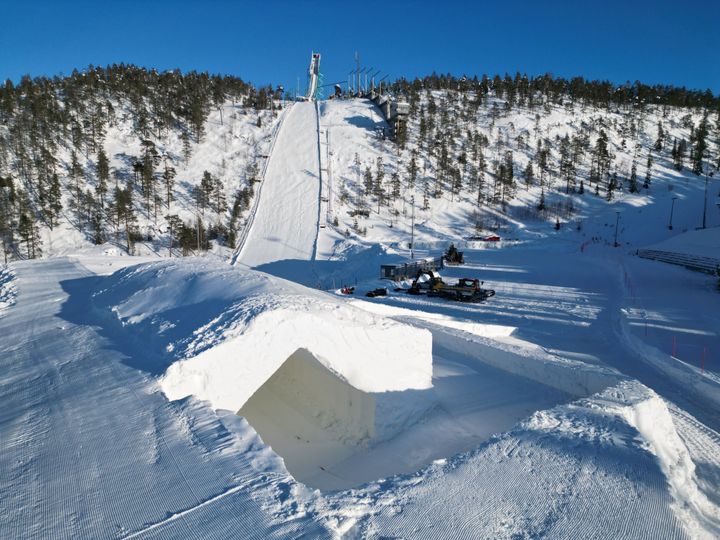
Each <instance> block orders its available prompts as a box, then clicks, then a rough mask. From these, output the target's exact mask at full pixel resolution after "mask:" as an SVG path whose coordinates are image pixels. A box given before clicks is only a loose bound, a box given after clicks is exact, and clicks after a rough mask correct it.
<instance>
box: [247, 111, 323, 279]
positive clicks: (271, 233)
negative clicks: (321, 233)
mask: <svg viewBox="0 0 720 540" xmlns="http://www.w3.org/2000/svg"><path fill="white" fill-rule="evenodd" d="M283 122H284V123H283V126H282V128H281V130H280V133H279V134H278V138H277V141H276V143H275V147H274V149H273V152H272V155H271V156H270V162H269V164H268V168H267V171H266V173H265V178H264V180H263V187H262V197H261V198H260V201H259V203H258V207H257V210H256V213H255V215H254V216H253V218H252V229H251V230H250V233H249V234H248V237H247V239H246V241H245V243H244V245H243V246H242V249H241V251H240V254H239V256H238V259H237V260H238V261H239V262H241V263H243V264H245V265H247V266H250V267H252V268H257V267H259V266H262V265H264V264H268V263H272V262H276V261H282V260H303V261H307V260H311V259H312V258H313V257H314V256H315V250H316V239H317V231H318V212H319V209H320V206H319V205H320V200H319V199H320V164H319V155H318V132H317V130H318V123H317V111H316V109H315V103H311V102H305V103H295V104H294V105H293V106H292V108H291V109H290V111H288V113H287V117H286V118H285V119H284V121H283Z"/></svg>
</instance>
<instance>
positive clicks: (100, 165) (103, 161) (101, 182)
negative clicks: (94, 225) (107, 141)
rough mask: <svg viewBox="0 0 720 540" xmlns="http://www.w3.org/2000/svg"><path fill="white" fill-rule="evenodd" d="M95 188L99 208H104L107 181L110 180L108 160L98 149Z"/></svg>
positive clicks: (103, 151)
mask: <svg viewBox="0 0 720 540" xmlns="http://www.w3.org/2000/svg"><path fill="white" fill-rule="evenodd" d="M97 177H98V178H97V186H96V187H95V191H96V192H97V196H98V200H99V201H100V208H101V209H104V208H105V194H106V193H107V189H108V187H107V186H108V181H109V180H110V164H109V162H108V158H107V156H106V155H105V150H103V149H102V148H100V151H99V152H98V156H97Z"/></svg>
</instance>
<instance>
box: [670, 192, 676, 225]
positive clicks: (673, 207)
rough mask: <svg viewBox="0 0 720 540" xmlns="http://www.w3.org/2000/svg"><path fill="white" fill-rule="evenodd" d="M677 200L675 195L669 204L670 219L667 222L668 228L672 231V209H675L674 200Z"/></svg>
mask: <svg viewBox="0 0 720 540" xmlns="http://www.w3.org/2000/svg"><path fill="white" fill-rule="evenodd" d="M676 200H677V197H673V198H672V204H671V205H670V221H669V222H668V229H670V230H671V231H672V217H673V210H675V201H676Z"/></svg>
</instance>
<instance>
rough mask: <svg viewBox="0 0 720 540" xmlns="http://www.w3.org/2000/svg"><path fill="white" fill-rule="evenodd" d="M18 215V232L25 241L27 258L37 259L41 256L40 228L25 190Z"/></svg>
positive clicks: (21, 193)
mask: <svg viewBox="0 0 720 540" xmlns="http://www.w3.org/2000/svg"><path fill="white" fill-rule="evenodd" d="M18 215H19V218H18V234H19V235H20V238H21V239H22V241H23V242H24V243H25V248H26V254H27V258H28V259H35V258H36V257H39V256H40V229H39V227H38V226H37V223H36V221H35V214H34V212H33V210H32V206H31V203H30V198H29V197H28V194H27V192H25V191H21V192H20V197H19V205H18Z"/></svg>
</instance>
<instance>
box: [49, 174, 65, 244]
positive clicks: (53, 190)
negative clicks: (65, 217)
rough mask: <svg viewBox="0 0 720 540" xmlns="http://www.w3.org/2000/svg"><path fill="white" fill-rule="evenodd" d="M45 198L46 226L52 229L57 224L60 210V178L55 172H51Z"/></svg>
mask: <svg viewBox="0 0 720 540" xmlns="http://www.w3.org/2000/svg"><path fill="white" fill-rule="evenodd" d="M47 198H48V200H47V217H48V226H49V227H50V230H52V229H53V228H54V227H55V225H56V224H57V220H58V218H59V216H60V212H61V211H62V191H61V188H60V179H59V178H58V175H57V174H56V173H53V175H52V178H51V179H50V187H49V189H48V195H47Z"/></svg>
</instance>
